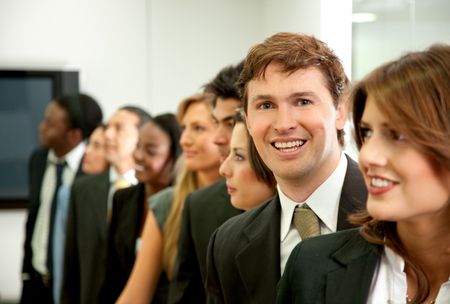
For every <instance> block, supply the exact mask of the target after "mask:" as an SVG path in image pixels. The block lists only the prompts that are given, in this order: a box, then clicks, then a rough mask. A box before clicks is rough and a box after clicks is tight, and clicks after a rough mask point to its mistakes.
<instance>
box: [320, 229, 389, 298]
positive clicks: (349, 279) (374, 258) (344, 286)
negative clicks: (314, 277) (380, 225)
mask: <svg viewBox="0 0 450 304" xmlns="http://www.w3.org/2000/svg"><path fill="white" fill-rule="evenodd" d="M378 252H379V247H377V246H376V245H373V244H370V243H368V242H367V241H366V240H364V239H363V238H362V237H361V236H360V235H359V234H355V236H354V237H353V238H352V239H351V240H350V241H349V242H347V243H346V244H345V245H344V246H343V247H342V248H340V249H339V250H337V251H336V252H335V253H334V254H333V258H334V259H335V260H336V261H337V262H338V263H339V265H341V267H339V268H338V269H337V270H335V271H333V272H330V273H329V274H328V275H327V284H326V286H327V290H326V295H325V297H326V301H325V303H329V304H332V303H335V304H338V303H365V301H366V299H367V296H368V294H369V289H370V284H371V282H372V279H373V274H374V272H375V268H376V266H377V263H378V260H379V256H380V255H379V253H378Z"/></svg>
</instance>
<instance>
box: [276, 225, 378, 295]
mask: <svg viewBox="0 0 450 304" xmlns="http://www.w3.org/2000/svg"><path fill="white" fill-rule="evenodd" d="M381 249H382V247H381V246H377V245H373V244H370V243H369V242H367V241H366V240H365V239H363V238H362V236H361V235H360V234H359V231H358V229H351V230H346V231H341V232H338V233H333V234H329V235H323V236H320V237H317V238H311V239H308V240H305V241H304V242H301V243H300V244H298V245H297V246H296V247H295V249H294V250H293V251H292V254H291V255H290V256H289V260H288V262H287V264H286V270H285V272H284V274H283V277H282V279H281V281H280V284H279V289H278V298H277V303H280V304H282V303H283V304H284V303H299V304H300V303H301V304H309V303H311V304H322V303H323V304H325V303H327V304H333V303H334V304H346V303H348V304H359V303H361V304H363V303H366V301H367V297H368V294H369V289H370V285H371V282H372V279H373V274H374V272H375V268H376V266H377V264H378V261H379V258H380V253H381Z"/></svg>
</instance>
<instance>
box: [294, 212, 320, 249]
mask: <svg viewBox="0 0 450 304" xmlns="http://www.w3.org/2000/svg"><path fill="white" fill-rule="evenodd" d="M293 222H294V226H295V228H296V229H297V231H298V233H299V234H300V237H301V238H302V240H304V239H307V238H310V237H313V236H318V235H320V224H319V218H318V217H317V216H316V214H315V213H314V211H312V210H311V209H310V208H309V206H308V205H305V206H304V207H296V208H295V210H294V218H293Z"/></svg>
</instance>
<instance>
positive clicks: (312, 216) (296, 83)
mask: <svg viewBox="0 0 450 304" xmlns="http://www.w3.org/2000/svg"><path fill="white" fill-rule="evenodd" d="M347 83H348V80H347V77H346V75H345V73H344V69H343V66H342V64H341V62H340V60H339V59H338V58H337V57H336V56H335V54H334V53H333V52H332V51H331V50H330V49H329V48H328V47H327V46H326V45H325V44H324V43H323V42H321V41H319V40H317V39H315V38H314V37H311V36H307V35H301V34H294V33H278V34H275V35H273V36H271V37H269V38H268V39H266V40H265V41H264V42H262V43H260V44H258V45H256V46H255V47H253V48H252V49H251V50H250V52H249V54H248V55H247V58H246V59H245V65H244V69H243V71H242V73H241V76H240V79H239V83H238V84H239V89H240V91H241V93H242V100H243V103H244V110H245V113H246V121H247V126H248V129H249V132H250V134H251V136H252V138H253V140H254V142H255V145H256V148H257V150H258V153H259V154H260V156H261V158H262V159H263V161H264V162H265V163H266V165H267V166H268V167H269V169H271V170H272V171H273V173H274V175H275V178H276V181H277V183H278V195H276V196H275V197H274V198H273V199H272V200H270V201H268V202H266V203H264V204H262V205H261V206H259V207H257V208H255V209H253V210H250V211H248V212H245V213H243V214H241V215H238V216H236V217H234V218H232V219H230V220H228V221H227V222H226V223H225V224H224V225H222V226H221V227H220V228H219V229H218V230H217V231H216V232H215V233H214V234H213V236H212V237H211V241H210V245H209V249H208V266H207V289H208V293H209V294H210V295H211V296H212V297H215V299H216V300H217V301H218V302H220V303H274V302H275V299H276V285H277V283H278V281H279V279H280V277H281V274H282V273H283V271H284V267H285V264H286V260H287V258H288V256H289V254H290V252H291V251H292V249H293V248H294V247H295V245H296V244H297V243H298V242H300V241H301V239H302V236H303V237H304V238H306V237H310V236H314V235H317V234H326V233H331V232H335V231H337V230H341V229H346V228H350V227H351V225H350V224H349V223H348V221H347V218H346V217H347V214H348V213H349V212H351V211H354V210H355V209H358V208H362V207H363V203H364V202H365V198H366V196H367V192H366V189H365V186H364V182H363V180H362V177H361V174H360V172H359V170H358V167H357V165H356V163H355V162H354V161H353V160H351V159H350V158H349V157H347V156H346V155H344V153H342V146H343V143H344V139H343V135H344V134H343V131H342V130H343V128H344V124H345V121H346V117H347V106H346V104H345V102H344V98H343V93H344V89H345V86H346V85H347ZM305 213H307V214H308V220H306V218H302V217H301V214H305ZM310 221H311V222H312V223H313V225H311V226H315V228H316V229H315V231H314V233H312V232H311V233H308V235H306V234H303V231H304V230H306V229H308V228H305V227H304V224H305V223H306V222H310ZM294 222H295V224H294ZM297 226H298V227H297Z"/></svg>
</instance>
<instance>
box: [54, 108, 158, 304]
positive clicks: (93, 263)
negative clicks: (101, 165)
mask: <svg viewBox="0 0 450 304" xmlns="http://www.w3.org/2000/svg"><path fill="white" fill-rule="evenodd" d="M150 119H151V117H150V115H149V114H148V113H147V112H145V111H144V110H142V109H140V108H137V107H133V106H126V107H122V108H120V109H119V110H118V111H117V112H115V113H114V114H113V115H112V116H111V117H110V119H109V121H108V123H107V126H106V129H105V144H106V153H105V156H106V158H107V160H108V161H109V163H110V164H111V167H110V169H109V171H107V172H105V173H101V174H98V175H93V176H86V177H83V178H80V179H79V180H77V181H76V182H75V183H74V184H73V186H72V192H71V198H70V206H69V215H68V218H67V235H66V248H65V257H64V275H63V283H62V290H61V302H62V303H97V302H98V297H99V292H100V288H101V286H102V284H103V280H104V276H105V268H106V250H107V237H108V218H110V214H109V212H110V211H111V209H112V196H113V194H114V192H115V191H116V190H117V189H119V188H123V187H124V186H130V185H132V184H136V183H137V180H136V178H135V172H134V165H135V164H134V158H133V151H134V149H135V148H136V144H137V141H138V132H139V128H140V127H141V126H142V125H143V124H144V123H145V122H147V121H149V120H150Z"/></svg>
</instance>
